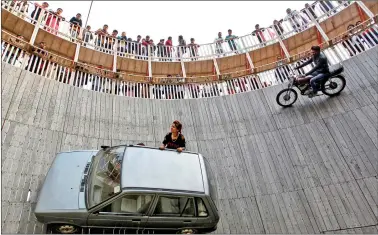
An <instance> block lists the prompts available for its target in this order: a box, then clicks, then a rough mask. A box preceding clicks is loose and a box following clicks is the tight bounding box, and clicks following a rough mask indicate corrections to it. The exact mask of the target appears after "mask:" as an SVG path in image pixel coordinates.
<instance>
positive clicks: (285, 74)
mask: <svg viewBox="0 0 378 235" xmlns="http://www.w3.org/2000/svg"><path fill="white" fill-rule="evenodd" d="M289 72H290V69H289V66H288V65H284V63H283V61H282V58H281V56H279V55H278V56H277V68H276V69H275V71H274V75H275V77H276V80H277V82H278V83H283V82H284V81H285V80H287V79H288V78H289Z"/></svg>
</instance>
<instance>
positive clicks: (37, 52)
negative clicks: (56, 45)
mask: <svg viewBox="0 0 378 235" xmlns="http://www.w3.org/2000/svg"><path fill="white" fill-rule="evenodd" d="M45 49H46V43H45V42H40V43H39V48H36V47H32V49H31V53H32V54H33V55H32V56H30V58H29V60H28V65H27V66H26V70H29V71H30V72H33V73H37V71H38V70H39V73H38V74H41V73H42V72H44V71H45V70H46V68H47V63H46V60H47V55H48V53H47V51H45ZM38 65H39V67H38ZM33 68H34V71H33Z"/></svg>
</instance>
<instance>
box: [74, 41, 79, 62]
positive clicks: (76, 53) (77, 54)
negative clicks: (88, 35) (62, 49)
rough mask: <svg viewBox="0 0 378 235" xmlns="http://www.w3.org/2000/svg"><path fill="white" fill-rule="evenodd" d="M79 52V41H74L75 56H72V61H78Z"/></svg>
mask: <svg viewBox="0 0 378 235" xmlns="http://www.w3.org/2000/svg"><path fill="white" fill-rule="evenodd" d="M79 53H80V43H79V42H77V43H76V51H75V57H74V62H78V61H79Z"/></svg>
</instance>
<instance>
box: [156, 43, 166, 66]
mask: <svg viewBox="0 0 378 235" xmlns="http://www.w3.org/2000/svg"><path fill="white" fill-rule="evenodd" d="M157 56H158V57H159V61H164V59H163V58H164V57H165V56H166V55H165V53H164V39H160V41H159V43H158V44H157Z"/></svg>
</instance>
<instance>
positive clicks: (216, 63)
mask: <svg viewBox="0 0 378 235" xmlns="http://www.w3.org/2000/svg"><path fill="white" fill-rule="evenodd" d="M213 62H214V67H215V72H216V73H217V76H218V77H219V75H220V72H219V67H218V62H217V59H215V58H214V57H213Z"/></svg>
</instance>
